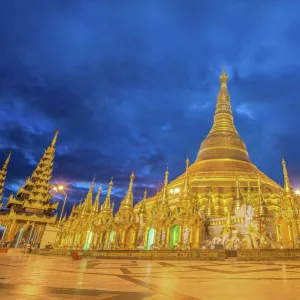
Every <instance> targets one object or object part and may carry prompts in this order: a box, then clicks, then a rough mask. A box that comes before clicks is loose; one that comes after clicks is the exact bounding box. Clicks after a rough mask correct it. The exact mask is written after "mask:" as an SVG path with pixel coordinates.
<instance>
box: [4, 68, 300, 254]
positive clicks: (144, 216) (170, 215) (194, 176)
mask: <svg viewBox="0 0 300 300" xmlns="http://www.w3.org/2000/svg"><path fill="white" fill-rule="evenodd" d="M220 81H221V86H220V90H219V93H218V97H217V104H216V110H215V114H214V121H213V125H212V128H211V130H210V131H209V133H208V135H207V137H206V138H205V139H204V140H203V142H202V143H201V145H200V149H199V152H198V155H197V158H196V160H195V161H194V162H193V163H192V164H190V161H189V159H187V160H186V165H185V171H184V172H183V174H182V175H180V176H179V177H178V178H176V179H175V180H173V181H171V182H169V171H168V170H166V172H165V176H164V185H163V187H162V189H161V190H160V191H158V192H157V193H156V194H155V195H154V196H152V197H147V192H146V191H145V194H144V199H143V200H142V201H140V202H139V203H138V204H137V205H135V206H134V205H133V203H134V201H133V200H134V179H135V175H134V172H132V174H131V175H130V179H129V186H128V191H127V193H126V195H125V197H124V199H123V200H122V201H121V203H120V207H119V210H118V212H117V213H116V214H115V215H114V214H113V208H114V205H113V203H112V201H111V195H112V189H113V179H111V180H110V182H109V185H108V191H107V195H106V198H105V200H104V202H103V204H102V205H100V193H101V186H100V187H99V188H98V191H97V193H96V195H95V199H93V198H94V187H95V178H94V180H93V181H92V183H91V186H90V188H89V191H88V193H87V195H86V198H85V200H84V201H83V203H80V204H79V205H77V206H76V205H74V206H73V209H72V212H71V214H70V216H69V217H68V218H66V217H64V218H63V219H62V221H61V222H57V221H56V217H55V216H52V212H53V210H55V209H56V208H57V203H51V202H50V200H51V198H52V194H51V193H50V192H49V191H50V189H51V185H50V179H51V175H52V163H53V157H54V153H55V142H56V138H57V133H56V135H55V137H54V139H53V141H52V143H51V145H50V146H49V147H48V148H47V149H46V151H45V153H44V156H43V157H42V159H41V161H40V163H39V164H38V166H37V168H36V170H35V171H34V172H33V174H32V176H31V177H30V178H28V179H27V180H26V182H25V184H24V186H22V187H20V189H19V191H18V192H17V195H16V197H15V198H14V197H13V196H12V195H11V196H10V197H9V200H8V203H7V208H8V209H10V211H1V212H0V225H4V226H6V227H7V230H6V232H5V234H4V237H3V240H4V241H8V242H11V243H13V244H18V243H19V241H20V240H21V238H22V237H24V236H25V235H27V236H29V237H34V239H35V241H39V240H40V239H41V236H42V234H43V232H44V229H45V224H47V223H53V224H54V223H55V226H57V228H59V234H58V235H57V237H56V240H55V247H56V248H57V249H56V250H57V251H69V249H80V250H92V251H94V250H95V251H96V250H107V251H108V250H118V251H119V250H155V251H157V250H164V251H167V250H193V249H194V250H195V251H196V250H197V251H198V249H206V250H209V251H210V250H218V249H224V248H225V249H230V250H231V249H270V248H299V245H300V240H299V238H300V220H299V209H300V199H299V196H297V195H296V194H295V192H294V191H293V189H292V187H291V184H290V181H289V177H288V172H287V168H286V163H285V161H284V160H282V167H283V176H284V188H282V187H281V186H280V185H279V184H277V183H276V182H274V181H273V180H272V179H270V178H269V177H268V176H267V175H265V174H264V173H263V172H261V171H260V170H258V168H257V167H256V166H255V165H254V164H253V163H252V162H251V160H250V158H249V155H248V151H247V148H246V145H245V143H244V141H243V140H242V138H241V137H240V136H239V134H238V132H237V130H236V128H235V126H234V122H233V115H232V110H231V104H230V96H229V93H228V90H227V81H228V77H227V75H226V73H225V72H223V73H222V74H221V77H220ZM9 157H10V156H9ZM8 161H9V158H8V159H7V160H6V162H5V164H4V166H3V169H2V171H1V172H0V197H1V195H2V192H3V186H4V181H5V176H6V170H7V164H8ZM0 205H1V204H0ZM53 242H54V241H53Z"/></svg>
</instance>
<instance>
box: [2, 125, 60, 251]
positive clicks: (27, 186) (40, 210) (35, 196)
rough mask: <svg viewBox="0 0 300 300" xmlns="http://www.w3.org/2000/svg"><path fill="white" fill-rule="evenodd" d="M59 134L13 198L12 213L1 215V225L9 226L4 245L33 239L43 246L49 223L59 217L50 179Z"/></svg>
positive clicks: (3, 239)
mask: <svg viewBox="0 0 300 300" xmlns="http://www.w3.org/2000/svg"><path fill="white" fill-rule="evenodd" d="M57 135H58V131H56V133H55V136H54V138H53V140H52V142H51V144H50V146H49V147H48V148H47V149H46V150H45V153H44V155H43V156H42V158H41V160H40V162H39V163H38V165H37V167H36V168H35V170H34V171H33V173H32V175H31V176H30V177H29V178H27V180H26V181H25V183H24V185H23V186H21V187H20V188H19V190H18V192H17V195H16V197H14V196H13V195H10V197H9V198H8V202H7V205H6V207H7V208H8V209H9V211H5V213H4V214H0V224H1V225H3V226H5V227H6V231H5V234H4V236H2V242H6V243H9V244H12V245H13V246H15V247H17V246H18V245H19V243H20V242H21V241H22V240H28V239H29V240H30V241H31V242H33V243H34V244H39V242H40V240H41V238H42V236H43V232H44V230H45V227H46V225H47V224H54V223H55V222H56V216H53V215H52V212H53V211H54V210H56V209H57V206H58V202H56V203H51V201H50V200H51V199H52V196H53V193H51V187H52V186H51V184H50V180H51V177H52V166H53V159H54V154H55V143H56V140H57Z"/></svg>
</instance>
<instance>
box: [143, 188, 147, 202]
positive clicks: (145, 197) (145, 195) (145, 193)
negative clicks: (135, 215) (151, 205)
mask: <svg viewBox="0 0 300 300" xmlns="http://www.w3.org/2000/svg"><path fill="white" fill-rule="evenodd" d="M146 199H147V189H145V191H144V198H143V200H146Z"/></svg>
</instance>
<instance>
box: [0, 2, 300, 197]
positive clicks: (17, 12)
mask: <svg viewBox="0 0 300 300" xmlns="http://www.w3.org/2000/svg"><path fill="white" fill-rule="evenodd" d="M2 2H3V3H2V5H1V10H0V159H1V160H2V161H4V159H5V158H6V156H7V154H8V151H9V148H13V154H12V158H11V163H10V165H9V170H8V178H7V185H6V196H7V195H9V194H10V193H11V192H15V191H16V189H17V188H18V187H19V185H20V184H21V183H22V182H24V180H25V179H26V177H28V176H29V175H30V174H31V172H32V170H33V168H34V166H35V164H36V162H37V161H38V160H39V159H40V157H41V155H42V153H43V150H44V148H46V147H47V146H48V144H49V142H50V141H51V139H52V137H53V134H54V132H55V130H56V129H57V128H59V129H60V135H59V139H58V142H57V154H56V158H55V170H54V177H53V178H54V180H55V181H56V182H57V183H65V184H67V185H68V193H69V199H70V201H79V200H80V197H81V195H82V193H83V192H85V191H86V190H85V189H86V188H87V186H88V185H89V184H90V181H91V180H92V178H93V176H94V174H95V173H96V183H97V184H100V183H102V184H103V190H104V193H105V192H106V190H107V184H108V182H109V179H110V177H111V176H114V184H115V185H114V195H113V197H114V199H115V201H116V203H118V201H119V200H120V198H122V197H123V196H124V194H125V192H126V189H127V186H128V180H129V175H130V173H131V170H132V169H135V172H136V180H135V202H137V201H139V200H140V199H141V197H142V194H143V190H144V188H146V187H147V188H148V190H149V194H153V193H154V192H155V190H156V189H157V187H159V186H161V184H162V182H163V177H164V171H165V169H166V166H167V164H168V166H169V171H170V177H171V179H172V178H175V177H177V176H178V175H179V174H180V173H182V172H183V171H184V168H185V159H186V156H187V155H189V156H190V158H191V160H192V161H193V160H194V159H195V158H196V154H197V151H198V148H199V145H200V142H201V141H202V140H203V138H204V137H205V136H206V134H207V133H208V131H209V129H210V127H211V125H212V119H213V113H214V107H215V102H216V95H217V92H218V88H219V75H220V72H221V69H222V66H225V67H226V69H227V72H228V75H229V80H230V81H229V91H230V95H231V100H232V107H233V112H234V116H235V124H236V127H237V129H238V131H239V133H240V135H241V136H242V138H243V139H244V140H245V142H246V144H247V148H248V151H249V154H250V158H251V160H252V162H253V163H255V164H256V165H257V166H258V167H259V168H260V169H261V170H262V171H264V172H265V173H267V174H268V175H269V176H270V177H271V178H273V179H275V180H276V181H278V182H282V173H281V156H282V155H284V157H285V158H286V161H287V165H288V169H289V171H290V175H291V177H292V181H293V184H294V186H297V185H298V184H299V185H300V155H299V153H300V152H299V147H300V132H299V130H300V129H299V128H300V116H299V115H300V55H299V53H300V18H299V15H300V3H299V1H292V0H291V1H288V0H286V1H275V0H269V1H268V0H264V1H261V0H252V1H242V0H240V1H238V0H236V1H230V0H228V1H220V0H210V1H199V0H188V1H186V0H182V1H179V0H160V1H154V0H153V1H143V0H139V1H138V0H136V1H122V0H120V1H117V0H107V1H95V0H94V1H92V0H85V1H83V0H81V1H79V0H78V1H77V0H60V1H59V0H56V1H54V0H52V1H50V0H48V1H47V0H45V1H38V0H26V1H22V0H19V1H17V0H11V1H2ZM1 164H2V163H1ZM104 193H103V194H104ZM103 197H104V196H102V199H103Z"/></svg>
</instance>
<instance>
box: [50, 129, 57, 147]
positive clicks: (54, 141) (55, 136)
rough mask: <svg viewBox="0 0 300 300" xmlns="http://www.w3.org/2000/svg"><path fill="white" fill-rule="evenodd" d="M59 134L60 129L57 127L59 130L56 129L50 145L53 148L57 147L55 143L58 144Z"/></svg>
mask: <svg viewBox="0 0 300 300" xmlns="http://www.w3.org/2000/svg"><path fill="white" fill-rule="evenodd" d="M58 134H59V130H58V129H57V130H56V131H55V135H54V138H53V140H52V142H51V145H50V147H53V148H54V147H55V144H56V140H57V136H58Z"/></svg>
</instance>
